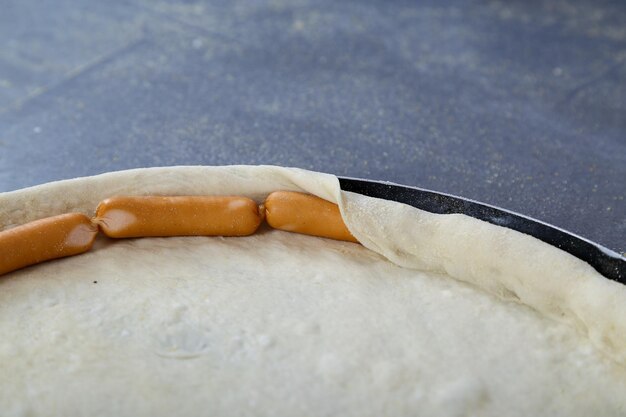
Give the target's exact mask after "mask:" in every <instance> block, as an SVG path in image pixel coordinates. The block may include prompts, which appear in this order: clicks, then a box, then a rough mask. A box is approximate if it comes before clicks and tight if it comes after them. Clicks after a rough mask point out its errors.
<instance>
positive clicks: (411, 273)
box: [0, 166, 626, 416]
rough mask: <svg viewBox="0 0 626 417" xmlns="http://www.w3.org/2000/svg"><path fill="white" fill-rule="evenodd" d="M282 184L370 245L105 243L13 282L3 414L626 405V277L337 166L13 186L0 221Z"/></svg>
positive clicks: (3, 355)
mask: <svg viewBox="0 0 626 417" xmlns="http://www.w3.org/2000/svg"><path fill="white" fill-rule="evenodd" d="M277 189H288V190H303V191H307V192H311V193H313V194H316V195H319V196H321V197H323V198H326V199H328V200H331V201H334V202H338V203H339V204H340V207H341V209H342V213H343V215H344V218H345V220H346V222H347V224H348V226H349V228H350V230H351V231H352V233H353V234H354V235H355V236H356V237H357V238H358V239H359V240H360V241H361V242H362V243H363V244H364V246H365V247H362V246H359V245H354V244H350V243H344V242H335V241H329V240H325V239H320V238H313V237H308V236H299V235H294V234H289V233H284V232H279V231H273V230H268V229H263V230H261V232H260V233H259V234H257V235H255V236H251V237H246V238H204V237H188V238H167V239H163V238H151V239H136V240H124V241H108V240H105V239H99V241H98V242H97V244H96V247H95V248H94V250H93V251H92V252H89V253H87V254H85V255H81V256H77V257H73V258H67V259H63V260H59V261H54V262H49V263H46V264H42V265H38V266H35V267H31V268H27V269H24V270H21V271H17V272H15V273H12V274H9V275H6V276H4V277H2V278H0V410H2V415H3V416H4V415H59V416H73V415H96V416H98V415H103V416H104V415H116V416H141V415H150V416H160V415H163V416H167V415H181V416H186V415H189V416H195V415H228V416H230V415H241V416H245V415H268V416H270V415H271V416H281V415H285V416H293V415H338V414H342V415H359V416H367V415H415V414H420V415H433V416H436V415H442V416H463V415H480V416H500V415H509V416H516V415H519V416H526V415H536V416H541V415H546V416H558V415H563V416H577V415H580V416H585V415H603V416H621V415H624V413H626V368H625V367H624V366H623V365H622V364H623V363H624V357H625V356H624V355H625V351H626V348H625V346H626V339H625V337H626V325H625V322H624V317H626V310H625V307H624V306H626V292H625V289H624V287H623V286H621V285H620V284H616V283H614V282H611V281H609V280H607V279H605V278H603V277H601V276H600V275H598V274H597V273H596V272H595V271H594V270H593V269H591V267H589V266H588V265H586V264H585V263H583V262H581V261H578V260H576V259H575V258H573V257H571V256H569V255H567V254H565V253H563V252H561V251H559V250H558V249H555V248H552V247H551V246H548V245H545V244H543V243H542V242H539V241H537V240H536V239H533V238H531V237H529V236H525V235H522V234H520V233H517V232H513V231H510V230H508V229H503V228H500V227H497V226H492V225H490V224H486V223H483V222H480V221H478V220H475V219H471V218H468V217H465V216H458V215H452V216H442V215H434V214H430V213H426V212H423V211H420V210H417V209H414V208H411V207H408V206H404V205H401V204H397V203H392V202H388V201H381V200H376V199H371V198H367V197H363V196H359V195H356V194H351V193H344V192H340V190H339V186H338V182H337V179H336V178H335V177H333V176H330V175H326V174H318V173H311V172H307V171H302V170H296V169H285V168H277V167H242V166H235V167H220V168H216V167H177V168H154V169H144V170H132V171H125V172H119V173H111V174H105V175H102V176H96V177H90V178H81V179H76V180H69V181H63V182H57V183H51V184H46V185H42V186H38V187H33V188H30V189H24V190H19V191H15V192H10V193H4V194H0V229H3V228H7V227H11V226H14V225H17V224H21V223H24V222H26V221H30V220H33V219H36V218H41V217H45V216H49V215H53V214H59V213H63V212H67V211H82V212H85V213H88V214H92V213H93V210H94V208H95V206H96V205H97V203H98V201H100V200H101V199H102V198H104V197H108V196H111V195H116V194H118V195H119V194H135V195H146V194H169V195H176V194H178V195H182V194H187V195H188V194H237V195H247V196H249V197H252V198H255V199H256V200H258V201H261V200H262V199H263V198H264V196H265V195H266V194H267V193H269V192H270V191H274V190H277ZM367 248H369V249H371V250H368V249H367ZM390 261H391V262H390ZM451 277H452V278H455V279H452V278H451ZM459 280H462V281H466V282H468V283H470V284H472V285H468V284H466V283H463V282H460V281H459ZM507 299H508V300H510V301H507Z"/></svg>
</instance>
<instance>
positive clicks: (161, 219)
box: [94, 196, 261, 238]
mask: <svg viewBox="0 0 626 417" xmlns="http://www.w3.org/2000/svg"><path fill="white" fill-rule="evenodd" d="M94 221H95V222H96V223H97V224H98V225H99V226H100V229H101V230H102V231H103V232H104V234H105V235H107V236H109V237H113V238H124V237H147V236H247V235H251V234H252V233H254V232H255V231H256V229H257V228H258V227H259V224H260V223H261V216H260V215H259V207H258V206H257V204H256V203H255V202H254V201H253V200H251V199H249V198H246V197H214V196H177V197H160V196H147V197H112V198H108V199H106V200H104V201H102V202H101V203H100V204H99V205H98V208H97V210H96V217H95V218H94Z"/></svg>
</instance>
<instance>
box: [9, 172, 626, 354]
mask: <svg viewBox="0 0 626 417" xmlns="http://www.w3.org/2000/svg"><path fill="white" fill-rule="evenodd" d="M276 190H290V191H302V192H308V193H311V194H314V195H317V196H319V197H321V198H324V199H326V200H329V201H332V202H334V203H337V204H339V207H340V210H341V213H342V216H343V218H344V221H345V223H346V225H347V226H348V228H349V229H350V231H351V232H352V234H353V235H354V236H355V237H356V238H357V239H358V240H359V241H360V242H361V243H362V244H363V245H364V246H365V247H367V248H369V249H371V250H373V251H375V252H377V253H379V254H381V255H383V256H384V257H386V258H387V259H389V260H390V261H391V262H393V263H395V264H398V265H400V266H402V267H406V268H413V269H420V270H429V271H435V272H440V273H445V274H447V275H449V276H450V277H452V278H455V279H457V280H460V281H464V282H467V283H471V284H474V285H476V286H478V287H480V288H482V289H484V290H485V291H487V292H489V293H491V294H493V295H496V296H498V297H501V298H503V299H506V300H512V301H515V302H520V303H523V304H526V305H528V306H530V307H532V308H533V309H535V310H537V311H539V312H541V313H542V314H545V315H547V316H549V317H552V318H555V319H557V320H561V321H565V322H568V323H570V324H571V325H573V326H575V327H577V328H578V329H579V330H580V331H581V332H583V333H585V334H587V335H588V336H589V338H590V339H591V340H592V341H593V343H594V344H595V345H596V346H597V347H598V348H599V349H600V350H602V351H603V352H605V353H606V354H607V355H608V356H610V357H611V358H612V359H614V360H616V361H618V362H620V363H622V364H626V286H624V285H621V284H619V283H617V282H614V281H611V280H609V279H607V278H605V277H603V276H602V275H600V274H599V273H598V272H596V271H595V270H594V269H593V268H592V267H591V266H590V265H588V264H587V263H585V262H583V261H581V260H580V259H577V258H576V257H574V256H572V255H570V254H568V253H566V252H563V251H561V250H560V249H558V248H556V247H554V246H551V245H548V244H547V243H544V242H542V241H540V240H538V239H535V238H533V237H531V236H529V235H526V234H523V233H520V232H516V231H514V230H511V229H507V228H505V227H501V226H497V225H493V224H489V223H487V222H484V221H481V220H478V219H474V218H472V217H468V216H465V215H462V214H434V213H429V212H426V211H423V210H419V209H417V208H414V207H411V206H408V205H406V204H402V203H398V202H394V201H389V200H383V199H377V198H373V197H367V196H364V195H360V194H356V193H351V192H346V191H341V189H340V186H339V180H338V179H337V177H335V176H333V175H329V174H323V173H317V172H311V171H305V170H301V169H296V168H282V167H274V166H224V167H204V166H181V167H163V168H144V169H134V170H128V171H119V172H112V173H107V174H101V175H96V176H92V177H84V178H77V179H72V180H65V181H58V182H53V183H48V184H43V185H39V186H35V187H30V188H26V189H22V190H17V191H12V192H7V193H1V194H0V230H3V229H7V228H10V227H13V226H16V225H19V224H23V223H26V222H29V221H32V220H36V219H39V218H43V217H47V216H53V215H56V214H62V213H67V212H82V213H85V214H88V215H93V213H94V210H95V208H96V206H97V204H98V203H99V202H100V201H101V200H102V199H104V198H107V197H111V196H115V195H243V196H247V197H250V198H253V199H255V200H256V201H258V202H261V201H263V199H264V198H265V196H267V195H268V194H269V193H270V192H272V191H276Z"/></svg>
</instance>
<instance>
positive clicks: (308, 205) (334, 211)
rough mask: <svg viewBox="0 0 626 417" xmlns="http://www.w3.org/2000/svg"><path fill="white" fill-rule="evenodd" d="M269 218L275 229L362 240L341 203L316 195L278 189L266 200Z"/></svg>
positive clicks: (347, 239)
mask: <svg viewBox="0 0 626 417" xmlns="http://www.w3.org/2000/svg"><path fill="white" fill-rule="evenodd" d="M265 218H266V220H267V223H268V224H269V225H270V226H271V227H273V228H275V229H280V230H285V231H288V232H296V233H303V234H305V235H312V236H320V237H327V238H330V239H336V240H346V241H349V242H357V243H358V240H356V238H355V237H354V236H352V233H350V231H349V230H348V228H347V227H346V225H345V223H344V222H343V219H342V218H341V213H340V212H339V207H338V206H337V205H336V204H333V203H331V202H330V201H326V200H324V199H322V198H319V197H316V196H314V195H310V194H304V193H298V192H292V191H275V192H273V193H271V194H270V195H269V196H267V199H266V200H265Z"/></svg>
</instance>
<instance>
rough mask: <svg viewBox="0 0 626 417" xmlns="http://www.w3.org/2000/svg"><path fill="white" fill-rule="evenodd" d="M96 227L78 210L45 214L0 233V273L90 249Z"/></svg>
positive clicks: (96, 232) (95, 233)
mask: <svg viewBox="0 0 626 417" xmlns="http://www.w3.org/2000/svg"><path fill="white" fill-rule="evenodd" d="M97 234H98V227H97V226H96V225H94V224H92V223H91V220H90V219H89V217H87V216H85V215H84V214H81V213H69V214H61V215H60V216H54V217H47V218H45V219H41V220H36V221H34V222H30V223H26V224H24V225H22V226H17V227H14V228H12V229H8V230H5V231H3V232H0V275H2V274H6V273H7V272H11V271H15V270H16V269H20V268H23V267H25V266H29V265H34V264H37V263H39V262H43V261H48V260H50V259H56V258H63V257H65V256H71V255H77V254H79V253H83V252H87V251H88V250H89V249H91V246H92V245H93V241H94V239H95V238H96V235H97Z"/></svg>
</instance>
